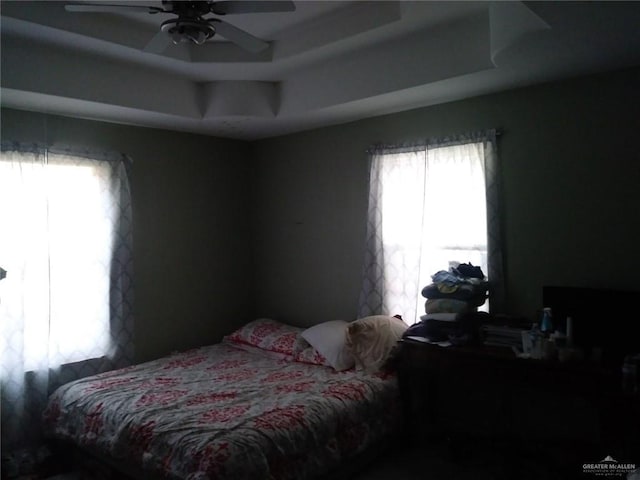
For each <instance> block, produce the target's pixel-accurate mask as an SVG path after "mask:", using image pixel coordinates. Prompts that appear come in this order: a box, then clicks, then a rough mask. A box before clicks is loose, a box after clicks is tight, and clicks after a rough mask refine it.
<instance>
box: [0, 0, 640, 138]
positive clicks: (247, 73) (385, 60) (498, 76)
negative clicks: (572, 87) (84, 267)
mask: <svg viewBox="0 0 640 480" xmlns="http://www.w3.org/2000/svg"><path fill="white" fill-rule="evenodd" d="M66 3H68V2H59V1H45V2H32V1H6V0H5V1H2V3H1V4H0V8H1V10H0V12H1V20H2V24H1V28H2V37H1V49H2V90H1V95H2V96H1V100H2V105H3V106H7V107H12V108H18V109H26V110H35V111H46V112H50V113H56V114H61V115H71V116H77V117H82V118H91V119H97V120H104V121H111V122H118V123H125V124H133V125H142V126H149V127H157V128H166V129H171V130H179V131H190V132H196V133H203V134H209V135H215V136H221V137H230V138H241V139H258V138H264V137H269V136H276V135H282V134H287V133H291V132H296V131H300V130H305V129H310V128H315V127H319V126H324V125H332V124H338V123H343V122H347V121H352V120H357V119H360V118H365V117H369V116H375V115H381V114H385V113H392V112H397V111H402V110H407V109H412V108H416V107H421V106H427V105H433V104H437V103H442V102H447V101H452V100H458V99H462V98H467V97H471V96H476V95H481V94H485V93H491V92H495V91H499V90H504V89H509V88H515V87H519V86H524V85H530V84H534V83H539V82H544V81H549V80H556V79H561V78H565V77H570V76H577V75H582V74H587V73H593V72H599V71H606V70H612V69H616V68H624V67H628V66H633V65H639V64H640V29H639V28H637V26H638V25H640V2H516V1H512V2H463V1H455V2H454V1H452V2H437V1H434V2H426V1H424V2H420V1H418V2H404V1H388V2H387V1H375V2H367V1H308V0H299V1H296V2H295V4H296V11H295V12H286V13H253V14H238V15H227V16H225V18H224V20H225V21H226V22H229V23H231V24H233V25H234V26H236V27H239V28H242V29H243V30H246V31H248V32H250V33H251V34H253V35H255V36H256V37H259V38H261V39H263V40H265V41H267V42H269V48H268V49H266V50H265V51H263V52H260V53H257V54H252V53H250V52H247V51H244V50H242V49H241V48H239V47H238V46H236V45H234V44H233V43H230V42H228V41H226V40H225V39H224V38H222V37H220V36H217V35H216V36H215V37H214V38H213V39H212V40H210V41H208V42H206V43H205V44H204V45H200V46H198V45H193V44H178V45H171V46H170V47H168V48H167V49H166V50H165V51H164V52H163V53H162V54H153V53H148V52H145V51H143V48H144V47H145V45H146V44H147V43H148V42H149V40H150V39H151V38H152V37H153V36H154V35H155V34H156V32H157V31H158V30H159V28H160V23H161V22H162V21H163V20H166V19H167V18H170V17H171V16H170V15H166V14H156V15H150V14H148V13H144V12H143V13H124V14H120V13H72V12H68V11H66V10H65V8H64V5H65V4H66ZM73 3H79V2H73ZM82 3H87V4H90V3H91V2H82ZM101 3H111V4H129V5H131V4H134V5H145V6H148V5H152V6H158V7H161V6H162V3H161V2H159V1H153V0H152V1H135V2H122V1H108V0H105V1H103V2H101Z"/></svg>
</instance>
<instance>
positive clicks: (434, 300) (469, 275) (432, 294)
mask: <svg viewBox="0 0 640 480" xmlns="http://www.w3.org/2000/svg"><path fill="white" fill-rule="evenodd" d="M431 279H432V280H433V283H431V284H429V285H427V286H426V287H424V288H423V289H422V296H423V297H425V298H426V299H427V301H426V303H425V306H424V308H425V312H426V313H427V315H429V314H441V313H448V314H452V315H451V317H452V318H454V317H455V315H456V314H458V313H468V312H475V311H477V310H478V307H479V306H481V305H482V304H484V302H485V301H486V299H487V292H488V290H489V283H488V282H487V280H486V278H485V276H484V273H483V272H482V269H481V268H480V267H475V266H473V265H472V264H471V263H461V264H459V265H457V266H452V267H451V268H450V269H449V271H445V270H440V271H439V272H436V273H435V274H433V275H431Z"/></svg>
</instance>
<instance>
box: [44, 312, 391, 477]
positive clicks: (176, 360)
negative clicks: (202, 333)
mask: <svg viewBox="0 0 640 480" xmlns="http://www.w3.org/2000/svg"><path fill="white" fill-rule="evenodd" d="M327 324H332V322H327ZM348 326H349V325H347V324H346V322H344V324H342V323H336V322H333V324H332V326H331V327H330V328H329V327H326V326H317V327H316V328H315V329H314V328H311V329H307V330H303V329H300V328H297V327H292V326H289V325H285V324H282V323H280V322H276V321H273V320H269V319H260V320H256V321H253V322H250V323H249V324H247V325H246V326H244V327H243V328H241V329H239V330H238V331H236V332H234V333H233V334H232V335H229V336H228V337H226V338H225V339H224V341H222V342H221V343H218V344H215V345H211V346H205V347H201V348H197V349H193V350H190V351H186V352H180V353H175V354H172V355H169V356H167V357H164V358H161V359H158V360H154V361H150V362H146V363H142V364H139V365H134V366H131V367H127V368H124V369H120V370H115V371H112V372H107V373H103V374H99V375H95V376H91V377H87V378H84V379H80V380H77V381H74V382H71V383H68V384H66V385H63V386H62V387H60V388H59V389H58V390H56V391H55V392H54V393H53V395H52V396H51V397H50V399H49V403H48V406H47V409H46V411H45V414H44V426H45V432H46V434H47V435H48V436H49V437H51V438H52V439H55V440H58V441H63V442H69V443H71V444H73V445H75V446H78V447H80V448H81V449H83V450H84V451H87V452H90V453H93V454H96V455H98V456H100V457H101V458H104V459H107V460H109V461H110V462H111V464H112V465H114V464H115V465H117V466H119V470H122V471H126V472H127V473H128V474H129V475H130V476H134V477H139V478H169V479H184V480H196V479H197V480H200V479H213V478H216V479H238V480H239V479H262V478H264V479H267V478H272V479H294V478H295V479H311V478H321V477H323V476H326V475H328V474H330V473H331V472H333V471H338V470H339V469H340V467H341V466H342V465H345V463H349V460H350V459H353V458H356V457H358V456H359V455H361V454H362V453H363V452H366V451H367V450H368V449H369V448H372V447H373V446H374V445H379V444H380V442H381V441H382V440H383V439H385V438H388V437H389V436H390V435H393V434H394V433H395V432H397V430H398V427H399V425H400V412H399V404H400V402H399V398H398V387H397V380H396V376H395V374H394V373H392V372H390V371H389V370H387V369H384V368H379V367H380V365H379V364H376V365H375V368H366V365H362V364H359V365H357V364H356V363H357V362H356V360H355V359H354V358H353V355H351V354H350V352H353V351H355V349H354V348H353V345H349V342H348V338H346V337H345V334H346V335H347V337H348V329H347V328H348ZM345 329H347V330H345ZM309 331H310V332H311V333H309V334H307V333H308V332H309ZM314 332H315V335H314ZM318 332H320V333H319V334H318ZM328 332H329V333H328ZM340 332H343V334H342V335H341V334H340ZM303 334H304V336H303ZM345 338H346V340H345ZM308 339H310V340H311V341H312V343H313V344H314V345H315V346H314V345H312V344H311V343H309V342H308ZM345 342H346V343H345ZM369 350H370V349H369ZM321 352H322V353H321ZM387 353H388V352H387ZM378 360H379V359H378Z"/></svg>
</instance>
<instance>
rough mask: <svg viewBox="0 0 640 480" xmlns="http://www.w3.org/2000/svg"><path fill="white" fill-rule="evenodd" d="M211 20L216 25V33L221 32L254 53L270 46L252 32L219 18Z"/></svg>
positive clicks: (228, 38)
mask: <svg viewBox="0 0 640 480" xmlns="http://www.w3.org/2000/svg"><path fill="white" fill-rule="evenodd" d="M209 22H212V23H213V25H214V26H215V28H216V33H219V34H220V35H222V36H223V37H224V38H226V39H227V40H230V41H232V42H233V43H235V44H236V45H238V46H239V47H241V48H244V49H245V50H248V51H250V52H252V53H258V52H261V51H263V50H265V49H267V48H269V44H268V43H267V42H265V41H264V40H260V39H259V38H257V37H254V36H253V35H251V34H250V33H248V32H245V31H244V30H241V29H239V28H238V27H234V26H233V25H231V24H230V23H227V22H223V21H222V20H218V19H211V20H209Z"/></svg>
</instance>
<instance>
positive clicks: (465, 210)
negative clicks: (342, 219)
mask: <svg viewBox="0 0 640 480" xmlns="http://www.w3.org/2000/svg"><path fill="white" fill-rule="evenodd" d="M493 135H495V134H493ZM490 137H491V136H490ZM494 153H495V144H494V143H488V141H487V139H486V138H485V136H480V135H473V136H467V137H464V138H457V139H447V140H444V141H435V142H430V143H428V144H427V145H426V146H425V145H421V146H418V147H398V148H393V147H385V148H379V149H376V150H375V151H373V152H372V155H371V176H370V196H369V221H368V233H367V250H366V259H365V276H364V283H363V290H362V296H361V301H360V312H359V315H360V316H364V315H371V314H380V313H383V314H388V315H394V314H401V315H403V318H404V320H405V321H406V322H407V323H408V324H412V323H414V322H415V321H417V320H419V317H420V316H421V315H422V314H424V302H425V298H424V297H422V296H421V294H420V293H421V290H422V288H423V287H424V286H426V285H428V284H430V283H431V275H432V274H434V273H435V272H437V271H439V270H448V269H449V266H450V262H461V263H468V262H470V263H472V264H474V265H476V266H480V267H481V268H482V270H483V272H484V273H485V275H486V276H487V277H488V279H489V282H490V285H492V293H494V292H499V291H500V283H501V278H502V277H501V274H500V271H501V262H500V259H499V250H498V248H497V245H495V244H494V245H491V246H490V245H489V244H490V242H489V239H490V238H492V237H493V238H499V235H497V228H496V227H497V225H495V219H496V218H497V214H496V212H495V202H493V201H488V200H492V199H493V196H494V192H493V190H494V189H495V179H494V178H493V172H494V171H495V165H494V162H495V154H494ZM488 205H489V206H490V207H491V208H490V209H489V210H488ZM491 209H493V210H491ZM490 247H493V249H494V250H493V255H491V254H490V252H491V250H490ZM491 267H494V268H491ZM497 297H498V296H497ZM491 301H492V302H493V298H491ZM498 301H499V298H498ZM483 309H485V310H486V309H488V304H485V305H484V306H483Z"/></svg>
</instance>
